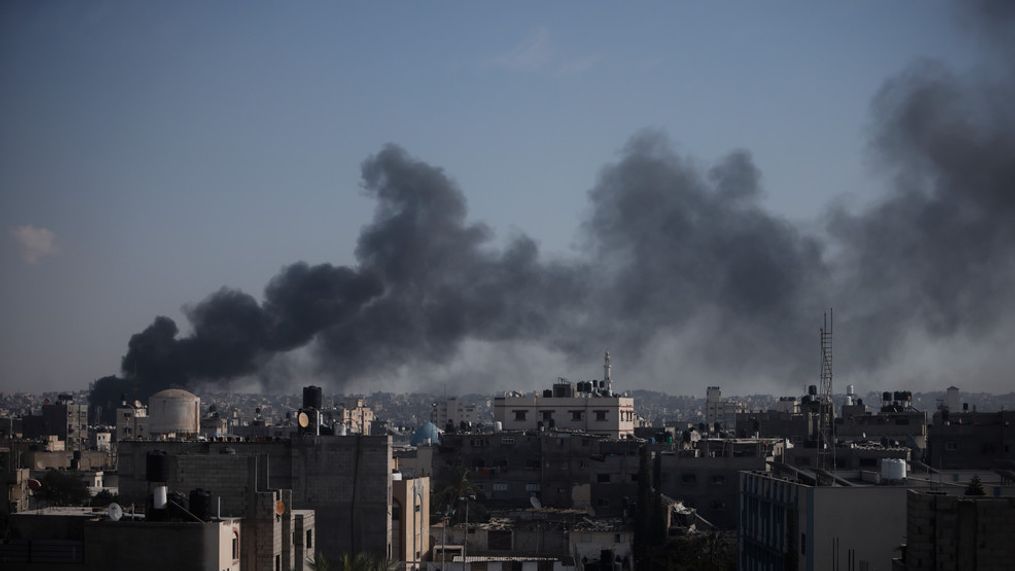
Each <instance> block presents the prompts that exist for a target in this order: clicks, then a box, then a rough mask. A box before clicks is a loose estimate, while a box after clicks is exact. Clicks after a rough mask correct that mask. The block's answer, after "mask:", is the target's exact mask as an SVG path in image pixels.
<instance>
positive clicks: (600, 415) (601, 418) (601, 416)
mask: <svg viewBox="0 0 1015 571" xmlns="http://www.w3.org/2000/svg"><path fill="white" fill-rule="evenodd" d="M595 412H596V422H606V411H605V410H597V411H595Z"/></svg>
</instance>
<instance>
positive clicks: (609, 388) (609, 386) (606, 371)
mask: <svg viewBox="0 0 1015 571" xmlns="http://www.w3.org/2000/svg"><path fill="white" fill-rule="evenodd" d="M610 368H611V367H610V352H609V351H607V352H606V355H605V357H604V358H603V382H604V383H606V392H608V393H610V394H613V379H611V378H610Z"/></svg>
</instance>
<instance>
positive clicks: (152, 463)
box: [145, 450, 169, 482]
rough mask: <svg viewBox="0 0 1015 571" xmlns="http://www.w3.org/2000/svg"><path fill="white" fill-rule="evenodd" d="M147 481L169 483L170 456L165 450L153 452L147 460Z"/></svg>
mask: <svg viewBox="0 0 1015 571" xmlns="http://www.w3.org/2000/svg"><path fill="white" fill-rule="evenodd" d="M145 480H147V481H149V482H168V481H169V456H168V455H167V454H166V453H165V451H163V450H152V451H151V452H149V453H148V456H147V457H146V458H145Z"/></svg>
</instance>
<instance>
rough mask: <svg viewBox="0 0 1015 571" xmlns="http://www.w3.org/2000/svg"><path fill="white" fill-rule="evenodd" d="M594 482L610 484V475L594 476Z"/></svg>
mask: <svg viewBox="0 0 1015 571" xmlns="http://www.w3.org/2000/svg"><path fill="white" fill-rule="evenodd" d="M596 482H598V483H600V484H609V483H610V475H609V474H596Z"/></svg>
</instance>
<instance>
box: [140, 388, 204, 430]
mask: <svg viewBox="0 0 1015 571" xmlns="http://www.w3.org/2000/svg"><path fill="white" fill-rule="evenodd" d="M148 415H149V417H150V420H149V425H148V430H149V432H150V433H151V435H152V436H153V437H155V438H187V437H194V436H196V435H198V434H200V433H201V399H200V398H199V397H198V396H197V395H195V394H194V393H191V392H188V391H185V390H183V389H165V390H162V391H159V392H157V393H155V394H153V395H152V396H151V398H149V399H148Z"/></svg>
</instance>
